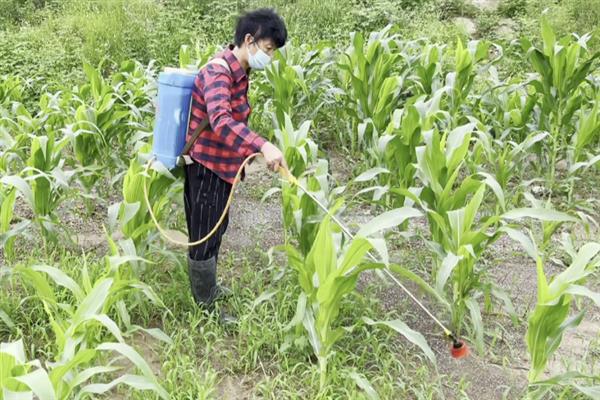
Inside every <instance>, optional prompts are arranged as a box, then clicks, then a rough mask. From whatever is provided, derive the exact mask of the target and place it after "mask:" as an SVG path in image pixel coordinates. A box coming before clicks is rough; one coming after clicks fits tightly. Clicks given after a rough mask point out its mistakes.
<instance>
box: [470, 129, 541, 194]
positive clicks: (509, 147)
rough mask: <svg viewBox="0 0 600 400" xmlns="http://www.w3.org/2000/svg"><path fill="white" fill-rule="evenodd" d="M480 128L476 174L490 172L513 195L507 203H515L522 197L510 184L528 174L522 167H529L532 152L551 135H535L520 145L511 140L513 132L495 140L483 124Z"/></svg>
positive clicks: (505, 133)
mask: <svg viewBox="0 0 600 400" xmlns="http://www.w3.org/2000/svg"><path fill="white" fill-rule="evenodd" d="M479 128H480V129H478V131H477V140H476V143H475V147H474V150H473V158H472V162H471V164H473V166H474V170H475V171H474V172H482V173H487V172H489V173H490V174H491V175H492V176H493V177H494V179H495V181H496V182H498V185H500V189H501V191H502V192H503V193H512V196H511V198H510V199H507V202H513V203H515V204H516V203H517V199H518V197H519V196H520V193H519V190H516V188H515V186H512V187H511V186H509V185H510V184H514V183H516V182H520V181H521V180H522V178H523V177H524V174H525V172H526V168H523V167H524V166H527V165H529V163H528V157H529V155H530V154H531V152H530V151H531V149H532V148H534V147H535V146H536V145H538V144H539V143H540V142H542V141H543V140H544V139H546V138H547V137H548V133H547V132H532V133H530V134H529V135H528V136H527V137H526V138H525V140H523V141H522V142H520V143H519V142H515V141H513V140H511V139H510V137H511V136H512V135H511V134H510V131H505V132H504V133H503V134H502V135H501V136H500V137H498V138H494V137H493V136H492V135H491V134H490V132H488V131H487V129H486V128H485V126H483V125H481V124H480V125H479Z"/></svg>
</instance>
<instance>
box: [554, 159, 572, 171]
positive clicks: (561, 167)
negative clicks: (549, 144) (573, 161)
mask: <svg viewBox="0 0 600 400" xmlns="http://www.w3.org/2000/svg"><path fill="white" fill-rule="evenodd" d="M555 168H556V170H557V171H561V172H563V171H566V170H567V169H568V168H569V164H568V163H567V160H560V161H558V162H557V163H556V166H555Z"/></svg>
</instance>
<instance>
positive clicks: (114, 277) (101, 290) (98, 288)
mask: <svg viewBox="0 0 600 400" xmlns="http://www.w3.org/2000/svg"><path fill="white" fill-rule="evenodd" d="M109 244H110V248H111V253H112V254H113V255H112V256H106V257H105V261H104V270H103V271H102V272H101V274H100V276H98V277H96V279H95V280H92V277H91V276H90V274H89V273H88V268H87V264H84V266H83V268H82V269H81V272H80V275H79V281H76V280H75V279H73V277H71V276H69V275H67V274H66V273H65V272H63V271H62V270H61V269H59V268H55V267H52V266H48V265H29V266H25V265H18V266H16V267H15V268H14V269H13V272H14V273H15V274H18V275H19V276H21V277H22V278H23V282H24V283H26V284H28V285H31V286H32V287H33V289H34V290H35V298H36V299H39V301H41V302H42V303H43V305H44V310H45V311H46V313H47V314H48V317H49V319H50V321H51V328H52V331H53V333H54V340H55V342H54V343H53V346H54V358H53V360H52V361H48V362H47V367H46V370H47V373H46V374H45V375H47V377H48V380H49V381H50V385H48V384H47V383H48V382H46V389H45V390H46V391H47V392H49V393H52V394H53V396H52V397H47V398H57V399H67V398H73V396H74V395H76V396H77V398H78V397H79V396H82V395H84V394H86V393H88V394H100V393H104V392H106V391H109V390H110V389H112V388H113V387H114V386H116V385H118V384H121V383H123V384H126V385H129V386H132V387H133V388H136V389H149V390H153V391H154V392H156V393H157V394H158V395H159V396H160V397H161V398H167V397H168V395H167V393H166V392H165V391H164V389H163V388H162V387H161V386H160V384H159V383H158V381H157V380H156V377H155V376H154V374H153V373H152V371H151V370H150V368H149V367H148V365H147V363H146V362H145V361H144V360H143V358H142V357H141V356H140V355H139V354H138V353H137V352H136V351H135V350H134V349H133V348H131V347H130V346H128V345H127V344H126V343H125V337H126V336H128V335H130V334H131V333H132V332H134V331H136V330H139V329H142V330H144V331H145V332H147V333H149V334H151V335H152V336H154V337H155V338H157V339H160V340H164V341H167V342H169V341H170V339H169V338H168V337H167V336H166V335H165V334H164V333H163V332H162V331H160V330H158V329H144V328H141V327H138V326H137V325H132V324H131V323H130V322H129V314H128V311H127V307H126V306H125V303H124V301H123V300H124V299H126V298H131V296H132V295H135V294H139V295H142V296H143V297H145V298H146V299H149V300H150V301H152V302H153V303H154V304H155V305H158V306H160V307H164V304H163V303H162V301H161V300H160V299H159V298H158V296H157V295H156V294H155V293H154V291H153V290H152V289H151V288H150V287H149V286H147V285H145V284H144V283H142V282H140V281H138V280H137V279H135V278H132V277H131V273H129V272H128V271H127V270H126V269H125V266H126V265H127V264H128V263H130V262H132V261H144V260H142V259H139V258H137V257H132V256H121V255H120V254H119V253H118V249H117V247H116V244H115V243H114V242H112V241H109ZM52 283H54V284H55V285H53V284H52ZM58 288H62V289H66V290H67V291H68V295H67V296H64V293H62V289H60V290H59V289H58ZM111 313H117V315H119V316H120V318H121V320H122V321H123V322H124V323H125V325H126V328H127V332H123V331H122V330H121V328H120V327H119V325H118V324H117V322H115V320H114V319H113V318H111V317H110V314H111ZM106 334H109V335H110V336H112V338H114V339H115V340H117V342H111V341H110V340H106ZM104 352H117V353H120V354H121V355H122V356H125V357H126V358H128V359H129V360H130V361H132V362H133V364H134V365H135V366H136V367H138V368H139V370H140V371H141V372H142V374H141V375H132V374H126V375H123V376H121V377H118V378H116V379H114V380H112V381H111V382H109V383H106V384H98V383H90V384H87V385H85V386H83V387H82V385H83V384H84V383H87V381H89V380H90V378H92V377H93V376H95V375H98V374H101V373H102V374H104V373H113V372H115V371H117V370H119V369H120V368H118V367H113V366H111V364H112V363H108V364H107V365H96V366H94V364H97V363H98V362H99V361H100V360H102V359H103V358H104V357H103V356H102V353H104ZM17 371H18V372H19V375H23V370H17ZM43 372H46V371H42V372H38V374H41V375H44V374H43ZM14 379H16V381H19V382H27V381H29V380H23V378H19V376H17V377H15V378H14ZM10 382H12V380H11V381H10ZM10 382H9V384H10ZM0 386H1V385H0ZM12 386H13V388H12V389H11V390H13V391H14V390H16V389H24V388H23V387H22V386H21V387H20V388H15V387H14V385H12ZM30 389H32V390H35V389H34V388H33V387H30ZM19 391H22V390H19ZM38 396H39V395H38ZM40 398H46V397H40Z"/></svg>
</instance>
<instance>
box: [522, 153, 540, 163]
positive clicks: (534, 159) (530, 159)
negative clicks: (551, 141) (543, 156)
mask: <svg viewBox="0 0 600 400" xmlns="http://www.w3.org/2000/svg"><path fill="white" fill-rule="evenodd" d="M525 162H527V163H528V164H537V163H538V156H537V154H529V155H527V157H525Z"/></svg>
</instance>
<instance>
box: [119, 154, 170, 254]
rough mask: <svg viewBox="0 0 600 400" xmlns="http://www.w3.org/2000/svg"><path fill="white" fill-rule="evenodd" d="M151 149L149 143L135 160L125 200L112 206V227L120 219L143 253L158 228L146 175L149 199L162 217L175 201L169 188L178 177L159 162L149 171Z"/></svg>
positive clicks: (128, 178)
mask: <svg viewBox="0 0 600 400" xmlns="http://www.w3.org/2000/svg"><path fill="white" fill-rule="evenodd" d="M149 150H150V146H149V145H145V146H144V147H142V149H141V152H140V153H139V154H138V157H136V158H134V159H133V160H131V162H130V163H129V169H128V170H127V173H126V175H125V178H124V180H123V189H122V193H123V201H122V202H121V203H117V204H114V205H112V206H111V207H110V208H109V219H110V221H111V225H112V227H113V228H114V226H115V225H116V224H117V222H118V223H119V226H120V229H121V231H122V233H123V234H124V236H125V237H126V238H130V239H132V240H133V243H134V244H135V247H136V249H138V251H139V253H140V254H143V249H144V248H145V246H146V245H147V243H145V239H146V238H147V236H148V234H149V233H150V232H152V231H154V223H153V222H152V220H151V218H150V215H149V213H148V207H147V206H146V202H145V200H144V190H143V184H144V179H146V184H147V188H148V199H149V201H150V204H151V205H152V207H153V211H154V214H155V215H156V217H157V219H159V220H160V219H161V218H162V217H163V216H164V212H165V210H166V207H167V205H169V204H171V198H170V197H169V195H168V192H169V191H168V190H167V188H168V187H169V186H171V185H172V184H173V183H174V181H175V177H174V176H173V175H172V174H171V173H170V172H169V171H168V170H167V169H166V168H165V167H164V166H163V165H162V164H160V163H158V162H155V163H153V164H152V168H151V169H150V170H149V174H146V173H145V164H144V162H145V161H147V158H148V154H147V153H144V152H147V151H149Z"/></svg>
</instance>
